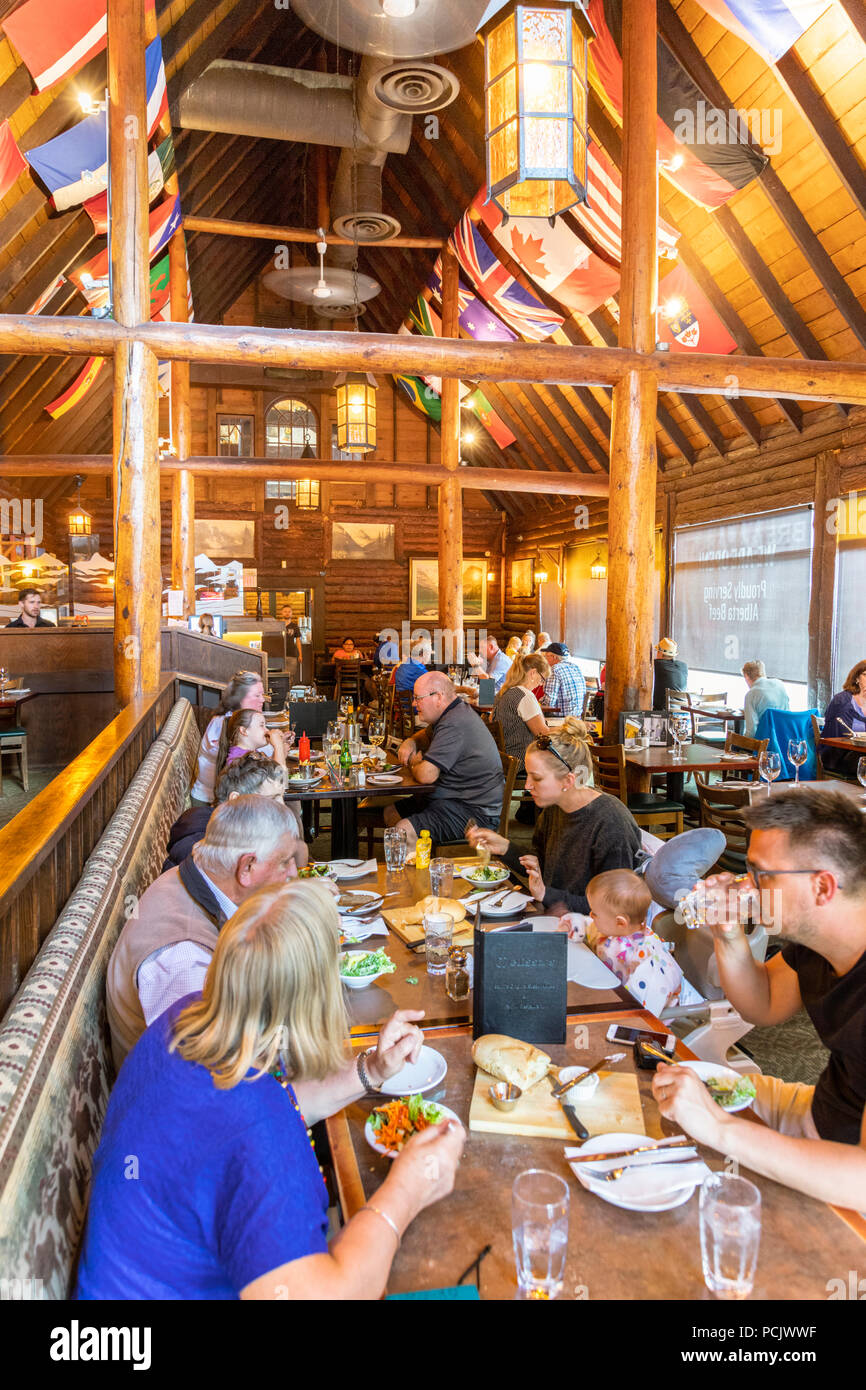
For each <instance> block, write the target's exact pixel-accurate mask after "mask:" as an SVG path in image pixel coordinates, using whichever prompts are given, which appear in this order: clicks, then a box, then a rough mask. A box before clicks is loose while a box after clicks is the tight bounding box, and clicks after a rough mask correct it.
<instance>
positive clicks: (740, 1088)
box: [704, 1076, 757, 1110]
mask: <svg viewBox="0 0 866 1390" xmlns="http://www.w3.org/2000/svg"><path fill="white" fill-rule="evenodd" d="M704 1085H705V1086H706V1088H707V1090H708V1091H709V1093H710V1095H711V1096H712V1098H713V1100H714V1101H715V1102H716V1104H717V1105H720V1106H721V1107H722V1109H723V1110H729V1109H731V1108H732V1107H733V1106H735V1105H747V1104H748V1103H749V1102H750V1101H753V1100H754V1099H755V1096H756V1094H757V1092H756V1090H755V1083H754V1081H751V1080H750V1079H749V1077H748V1076H740V1077H738V1078H737V1080H736V1081H735V1080H734V1079H733V1077H729V1076H708V1077H707V1078H706V1080H705V1081H704Z"/></svg>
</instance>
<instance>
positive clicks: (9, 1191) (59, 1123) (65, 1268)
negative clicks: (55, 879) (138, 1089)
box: [0, 700, 200, 1299]
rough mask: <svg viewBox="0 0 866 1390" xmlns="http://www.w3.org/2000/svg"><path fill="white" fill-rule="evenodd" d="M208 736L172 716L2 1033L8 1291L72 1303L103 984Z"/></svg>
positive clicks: (95, 1122)
mask: <svg viewBox="0 0 866 1390" xmlns="http://www.w3.org/2000/svg"><path fill="white" fill-rule="evenodd" d="M199 741H200V734H199V731H198V727H197V725H196V721H195V718H194V716H193V713H192V709H191V706H190V705H189V704H188V703H187V701H186V700H180V701H178V702H177V704H175V706H174V708H173V709H172V711H171V714H170V715H169V717H168V719H167V720H166V722H165V725H164V726H163V728H162V730H161V731H160V733H159V735H158V737H157V738H156V739H155V740H154V742H153V744H152V745H151V747H150V748H149V750H148V752H147V754H146V755H145V757H144V760H143V762H142V764H141V767H140V768H139V770H138V772H137V773H136V774H135V776H134V778H133V779H132V781H131V783H130V785H129V787H128V788H127V790H126V792H125V794H124V796H123V797H122V799H121V801H120V804H119V805H118V807H117V810H116V811H115V813H114V815H113V816H112V818H111V820H110V821H109V824H108V825H107V827H106V829H105V832H104V834H103V835H102V837H101V839H100V840H99V842H98V844H97V845H96V847H95V849H94V851H93V853H92V855H91V856H90V858H89V859H88V861H87V864H86V865H85V868H84V872H83V873H82V876H81V879H80V880H79V882H78V884H77V886H76V888H75V891H74V892H73V894H72V896H71V897H70V899H69V901H68V902H67V904H66V906H65V907H64V909H63V912H62V913H61V915H60V917H59V918H58V919H57V921H56V923H55V924H54V927H53V928H52V930H51V932H50V934H49V935H48V937H47V938H46V940H45V942H44V943H43V946H42V949H41V950H40V952H39V955H38V956H37V958H36V960H35V961H34V963H33V966H32V968H31V969H30V970H29V971H28V973H27V976H26V978H25V980H24V983H23V984H22V986H21V989H20V990H19V991H18V994H17V995H16V997H15V1000H14V1001H13V1004H12V1007H11V1008H10V1010H9V1013H8V1014H7V1015H6V1018H5V1020H4V1023H3V1025H2V1027H0V1279H2V1280H6V1279H13V1280H14V1279H22V1280H26V1279H37V1280H40V1281H41V1284H42V1296H43V1297H46V1298H59V1299H62V1298H68V1297H69V1296H70V1294H71V1291H72V1286H73V1283H74V1275H75V1263H76V1259H77V1256H78V1248H79V1245H80V1242H81V1237H82V1234H83V1229H84V1218H85V1214H86V1210H87V1200H88V1195H89V1191H90V1175H91V1168H92V1160H93V1154H94V1152H95V1150H96V1146H97V1144H98V1142H99V1134H100V1130H101V1127H102V1120H103V1117H104V1115H105V1109H106V1105H107V1103H108V1094H109V1091H110V1089H111V1085H112V1083H113V1080H114V1074H113V1067H112V1062H111V1046H110V1042H109V1036H108V1027H107V1024H106V1018H105V973H106V969H107V966H108V959H109V956H110V955H111V951H112V949H113V947H114V943H115V941H116V940H117V937H118V935H119V933H120V930H121V927H122V926H123V923H124V921H125V920H126V917H127V916H128V915H129V914H130V912H132V911H134V910H135V903H136V901H137V899H138V897H139V896H140V895H141V893H143V892H144V890H145V888H147V886H148V884H150V883H151V882H152V881H153V879H154V878H155V877H156V876H157V874H158V873H159V870H160V868H161V866H162V861H163V858H164V856H165V846H166V843H167V839H168V829H169V827H170V825H171V824H172V822H173V821H174V820H175V819H176V818H177V816H178V814H179V813H180V810H181V808H182V806H183V803H184V798H185V796H186V790H187V787H188V785H189V782H190V778H191V775H192V772H193V769H194V767H195V758H196V754H197V752H198V746H199Z"/></svg>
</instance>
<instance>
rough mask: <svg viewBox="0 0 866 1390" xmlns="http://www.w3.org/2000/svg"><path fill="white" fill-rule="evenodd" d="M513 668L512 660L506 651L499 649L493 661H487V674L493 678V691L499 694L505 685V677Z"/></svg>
mask: <svg viewBox="0 0 866 1390" xmlns="http://www.w3.org/2000/svg"><path fill="white" fill-rule="evenodd" d="M510 670H511V661H510V659H509V658H508V657H507V656H506V655H505V652H503V651H498V652H497V653H496V655H495V656H494V657H493V659H492V660H491V661H488V663H487V674H488V676H489V677H491V679H492V680H493V693H494V694H495V695H498V694H499V692H500V690H501V689H502V687H503V685H504V684H505V677H506V676H507V675H508V672H509V671H510Z"/></svg>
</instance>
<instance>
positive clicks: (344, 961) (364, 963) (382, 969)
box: [340, 946, 397, 980]
mask: <svg viewBox="0 0 866 1390" xmlns="http://www.w3.org/2000/svg"><path fill="white" fill-rule="evenodd" d="M396 969H397V967H396V965H395V964H394V962H393V961H392V960H391V958H390V956H388V955H386V954H385V950H384V947H382V946H380V947H379V949H378V951H366V952H365V953H364V954H363V955H359V954H358V953H357V952H350V951H346V952H344V954H343V955H341V956H340V974H341V975H342V976H343V977H344V978H345V979H347V980H358V979H363V977H364V976H365V975H391V974H393V972H394V971H395V970H396Z"/></svg>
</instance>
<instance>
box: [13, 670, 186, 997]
mask: <svg viewBox="0 0 866 1390" xmlns="http://www.w3.org/2000/svg"><path fill="white" fill-rule="evenodd" d="M175 687H176V675H175V673H174V672H173V671H172V672H164V673H163V675H162V678H161V681H160V686H159V690H158V691H157V693H156V694H155V695H152V696H149V697H145V698H142V699H140V700H136V701H134V702H133V703H132V704H130V705H127V707H126V708H125V709H124V710H121V712H120V714H119V715H118V716H117V718H116V719H114V720H112V722H111V723H110V724H109V725H108V727H107V728H106V729H103V731H102V733H101V734H99V735H98V736H97V737H96V738H95V739H94V740H93V742H92V743H90V744H88V746H87V747H86V748H85V749H84V751H83V752H82V753H79V755H78V757H77V758H76V759H75V760H74V762H72V763H70V765H69V766H68V767H67V768H66V769H65V771H64V772H63V773H62V774H61V775H60V776H59V777H56V778H55V779H54V781H52V782H50V783H49V784H48V786H47V787H45V788H44V789H43V790H42V791H41V792H40V793H39V794H38V796H35V797H34V798H33V800H32V801H31V802H29V804H28V805H27V806H25V807H24V809H23V811H19V813H18V815H17V816H15V817H14V819H13V820H11V821H10V822H9V824H8V825H6V826H4V828H3V829H2V830H0V1017H2V1015H3V1014H4V1013H5V1011H6V1009H7V1008H8V1006H9V1003H10V1001H11V999H12V996H13V995H14V994H15V992H16V990H17V989H18V987H19V985H20V984H21V981H22V980H23V978H24V976H25V974H26V973H27V971H28V970H29V968H30V966H31V965H32V964H33V960H34V958H35V956H36V953H37V952H38V950H39V947H40V946H41V945H42V942H43V941H44V939H45V937H46V936H47V935H48V932H49V931H50V930H51V928H52V926H53V925H54V922H55V921H56V919H57V917H58V915H59V914H60V912H61V910H62V909H63V906H64V904H65V903H66V901H67V899H68V898H69V896H70V894H71V893H72V890H73V889H74V887H75V885H76V883H77V882H78V880H79V878H80V877H81V873H82V870H83V868H84V864H85V861H86V860H87V858H88V856H89V855H90V853H91V851H92V850H93V847H94V845H95V844H96V842H97V840H98V839H99V837H100V835H101V834H102V832H103V830H104V829H105V827H106V825H107V824H108V822H109V820H110V819H111V816H112V815H113V813H114V811H115V810H116V808H117V805H118V802H119V801H120V799H121V797H122V796H123V793H124V792H125V791H126V788H127V787H128V786H129V783H130V781H131V780H132V777H133V775H134V773H135V772H136V770H137V769H138V767H139V766H140V765H141V761H142V759H143V758H144V755H145V754H146V752H147V750H148V748H149V747H150V745H151V744H152V743H153V741H154V739H155V738H156V735H157V734H158V732H159V730H160V729H161V728H162V725H163V724H164V723H165V720H166V718H167V717H168V714H169V711H170V710H171V707H172V705H173V703H174V699H175Z"/></svg>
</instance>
